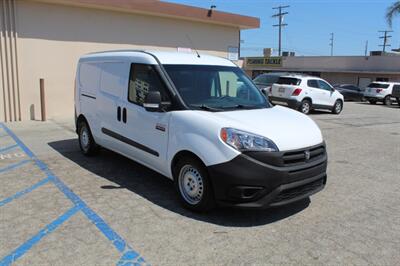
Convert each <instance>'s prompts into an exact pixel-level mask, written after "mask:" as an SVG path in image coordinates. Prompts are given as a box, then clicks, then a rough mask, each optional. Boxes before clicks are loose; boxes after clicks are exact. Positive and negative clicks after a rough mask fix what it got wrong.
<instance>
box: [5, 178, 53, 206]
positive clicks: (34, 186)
mask: <svg viewBox="0 0 400 266" xmlns="http://www.w3.org/2000/svg"><path fill="white" fill-rule="evenodd" d="M50 180H51V178H49V177H48V178H45V179H43V180H41V181H39V182H38V183H36V184H34V185H33V186H31V187H29V188H27V189H24V190H21V191H19V192H17V193H15V194H14V195H13V196H11V197H8V198H6V199H4V200H2V201H0V207H2V206H4V205H6V204H7V203H10V202H11V201H13V200H15V199H18V198H20V197H22V196H23V195H25V194H27V193H29V192H32V191H33V190H35V189H37V188H39V187H41V186H43V185H45V184H47V183H48V182H49V181H50Z"/></svg>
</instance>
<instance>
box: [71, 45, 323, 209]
mask: <svg viewBox="0 0 400 266" xmlns="http://www.w3.org/2000/svg"><path fill="white" fill-rule="evenodd" d="M75 102H76V104H75V105H76V106H75V108H76V125H77V133H78V135H79V144H80V147H81V150H82V152H83V153H84V154H85V155H93V154H95V153H96V151H97V150H98V149H99V147H104V148H107V149H110V150H112V151H115V152H117V153H120V154H122V155H124V156H126V157H128V158H131V159H133V160H135V161H137V162H139V163H141V164H143V165H145V166H147V167H149V168H151V169H153V170H155V171H157V172H159V173H161V174H162V175H164V176H166V177H168V178H170V179H173V180H174V183H175V185H176V189H177V191H178V194H179V195H180V198H181V200H182V203H183V204H184V205H185V206H186V207H188V208H190V209H192V210H196V211H204V210H208V209H210V208H212V207H213V206H215V205H219V206H235V207H249V208H262V207H269V206H279V205H283V204H287V203H290V202H293V201H297V200H300V199H303V198H305V197H308V196H310V195H311V194H314V193H316V192H318V191H319V190H321V189H322V188H323V187H324V186H325V183H326V167H327V156H326V150H325V144H324V141H323V139H322V135H321V132H320V130H319V128H318V126H317V125H316V124H315V123H314V122H313V120H311V119H310V118H308V117H307V116H305V115H303V114H301V113H299V112H296V111H293V110H290V109H288V108H285V107H279V106H275V107H273V106H272V105H271V104H270V103H269V102H268V100H267V99H266V98H265V96H264V95H263V94H262V93H261V92H260V91H259V90H258V89H257V87H256V86H255V85H254V84H253V83H252V81H251V80H250V79H249V78H248V77H247V76H246V74H245V73H244V72H243V71H242V70H241V69H240V68H238V67H237V66H236V65H235V64H233V63H232V62H230V61H229V60H226V59H223V58H219V57H213V56H207V55H196V54H185V53H173V52H145V51H113V52H102V53H95V54H89V55H86V56H83V57H82V58H81V59H80V60H79V65H78V69H77V75H76V98H75Z"/></svg>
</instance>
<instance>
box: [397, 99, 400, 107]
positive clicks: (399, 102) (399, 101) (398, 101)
mask: <svg viewBox="0 0 400 266" xmlns="http://www.w3.org/2000/svg"><path fill="white" fill-rule="evenodd" d="M396 100H397V104H398V105H399V106H400V98H396Z"/></svg>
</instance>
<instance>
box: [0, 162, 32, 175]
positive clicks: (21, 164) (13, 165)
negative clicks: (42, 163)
mask: <svg viewBox="0 0 400 266" xmlns="http://www.w3.org/2000/svg"><path fill="white" fill-rule="evenodd" d="M29 162H31V160H23V161H20V162H18V163H13V164H10V165H7V166H6V167H3V168H0V173H3V172H8V171H11V170H14V169H17V168H18V167H20V166H23V165H24V164H27V163H29Z"/></svg>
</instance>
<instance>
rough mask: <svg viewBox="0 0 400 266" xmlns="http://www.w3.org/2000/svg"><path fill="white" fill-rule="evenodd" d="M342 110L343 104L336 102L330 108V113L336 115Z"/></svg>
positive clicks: (339, 101)
mask: <svg viewBox="0 0 400 266" xmlns="http://www.w3.org/2000/svg"><path fill="white" fill-rule="evenodd" d="M342 110H343V102H342V101H341V100H337V101H336V102H335V104H334V105H333V107H332V113H333V114H335V115H338V114H340V113H341V112H342Z"/></svg>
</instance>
